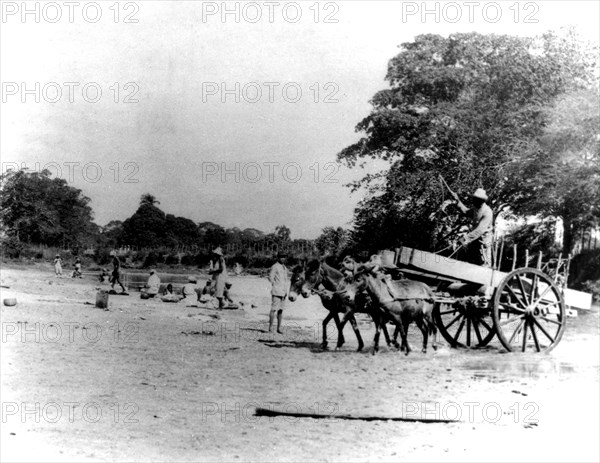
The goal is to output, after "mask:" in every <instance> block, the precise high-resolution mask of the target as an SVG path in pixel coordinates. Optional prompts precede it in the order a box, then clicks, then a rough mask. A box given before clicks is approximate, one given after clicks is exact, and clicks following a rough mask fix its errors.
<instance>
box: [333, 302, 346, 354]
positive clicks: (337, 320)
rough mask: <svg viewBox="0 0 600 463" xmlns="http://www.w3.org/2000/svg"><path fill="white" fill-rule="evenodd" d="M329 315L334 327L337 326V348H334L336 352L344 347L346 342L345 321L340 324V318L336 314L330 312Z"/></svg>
mask: <svg viewBox="0 0 600 463" xmlns="http://www.w3.org/2000/svg"><path fill="white" fill-rule="evenodd" d="M329 313H330V314H332V316H333V321H335V326H337V330H338V342H337V346H336V350H337V349H339V348H341V347H342V346H343V345H344V342H345V341H346V340H345V339H344V325H345V324H346V322H345V321H344V322H343V323H341V322H340V317H339V315H338V314H337V312H334V311H331V312H329Z"/></svg>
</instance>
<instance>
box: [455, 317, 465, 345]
mask: <svg viewBox="0 0 600 463" xmlns="http://www.w3.org/2000/svg"><path fill="white" fill-rule="evenodd" d="M464 326H465V319H464V318H463V320H462V322H460V326H459V327H458V330H456V334H455V335H454V342H457V341H458V337H459V336H460V333H461V331H462V329H463V327H464Z"/></svg>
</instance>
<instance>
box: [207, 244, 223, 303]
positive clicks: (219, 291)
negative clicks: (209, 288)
mask: <svg viewBox="0 0 600 463" xmlns="http://www.w3.org/2000/svg"><path fill="white" fill-rule="evenodd" d="M213 255H214V256H215V257H216V258H217V259H216V262H215V263H214V265H213V269H212V270H211V271H210V273H211V275H212V279H213V282H214V290H215V297H216V298H217V299H218V301H219V310H223V308H224V307H225V301H224V295H223V293H224V292H225V281H226V279H227V267H226V265H225V257H223V250H222V249H221V248H220V247H218V248H216V249H215V250H214V251H213Z"/></svg>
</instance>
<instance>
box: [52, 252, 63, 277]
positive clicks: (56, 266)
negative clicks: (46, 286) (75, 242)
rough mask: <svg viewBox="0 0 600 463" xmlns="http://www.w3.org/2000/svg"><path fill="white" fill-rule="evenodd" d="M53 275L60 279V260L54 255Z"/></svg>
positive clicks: (58, 256) (58, 255)
mask: <svg viewBox="0 0 600 463" xmlns="http://www.w3.org/2000/svg"><path fill="white" fill-rule="evenodd" d="M54 273H55V274H56V276H57V277H60V278H62V259H61V258H60V254H56V257H55V258H54Z"/></svg>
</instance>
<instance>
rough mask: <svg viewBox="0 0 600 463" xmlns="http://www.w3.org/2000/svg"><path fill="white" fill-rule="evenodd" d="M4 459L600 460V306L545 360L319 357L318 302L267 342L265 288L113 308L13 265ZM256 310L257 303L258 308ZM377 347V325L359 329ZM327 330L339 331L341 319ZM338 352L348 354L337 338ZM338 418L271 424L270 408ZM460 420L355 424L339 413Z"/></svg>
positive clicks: (8, 278) (252, 285) (485, 355)
mask: <svg viewBox="0 0 600 463" xmlns="http://www.w3.org/2000/svg"><path fill="white" fill-rule="evenodd" d="M1 277H2V285H4V286H9V287H10V288H9V289H5V288H4V289H2V298H5V297H9V296H12V295H14V296H16V297H17V299H18V304H17V306H15V307H4V306H3V307H2V311H1V315H2V343H1V368H2V370H1V395H2V423H1V426H2V429H1V433H0V447H1V449H2V450H1V455H0V456H1V458H2V460H3V461H13V460H21V461H33V460H38V461H39V460H43V461H107V460H119V461H158V460H160V461H216V460H227V461H257V460H262V461H315V460H316V461H342V460H343V461H364V460H370V461H399V460H410V461H435V460H443V461H564V460H570V461H598V460H599V459H600V452H599V446H598V440H597V436H598V435H599V432H600V429H599V396H600V394H599V365H600V359H599V356H600V336H599V332H600V330H599V324H598V322H599V318H598V310H597V309H596V310H594V311H592V312H591V313H586V314H581V313H580V316H579V317H578V318H574V319H569V320H568V326H567V329H566V332H565V335H564V337H563V340H562V342H561V344H560V345H559V346H558V347H557V348H556V349H555V350H554V351H553V352H552V353H551V354H548V355H532V354H528V355H519V354H507V353H504V352H503V351H502V349H501V348H500V346H499V345H498V344H497V343H496V342H495V341H494V342H492V345H491V346H490V347H489V348H488V349H485V350H480V351H467V350H455V349H449V348H448V346H447V345H446V344H445V343H444V342H443V340H442V339H441V337H440V344H441V346H440V349H439V350H438V351H437V352H433V351H431V352H429V353H428V354H426V355H424V354H421V353H420V352H419V350H418V349H417V348H416V347H417V346H418V345H419V344H420V342H421V337H420V334H418V333H417V332H415V331H413V330H411V331H410V332H409V341H410V342H411V345H412V346H413V347H414V348H415V350H414V352H413V353H412V354H411V355H410V356H409V357H405V356H404V355H403V354H401V353H399V352H397V351H396V350H395V349H388V348H387V347H385V345H383V346H382V348H381V351H380V353H379V354H378V355H376V356H372V355H371V354H370V352H364V353H356V352H354V351H355V349H356V345H357V343H356V339H355V337H354V334H353V332H352V330H351V329H350V327H349V326H348V327H347V328H346V331H345V337H346V344H345V345H344V347H343V349H342V350H341V351H339V352H331V351H330V352H323V351H321V349H320V348H319V344H320V341H321V334H322V329H321V325H320V324H321V320H322V319H323V318H324V316H325V310H324V309H323V308H322V307H321V306H320V302H319V300H318V298H316V297H311V298H309V299H303V300H300V301H297V302H295V303H289V302H288V305H287V308H286V311H285V313H284V322H285V323H286V327H285V332H284V335H276V336H271V335H269V334H268V333H266V332H264V330H265V328H266V324H265V323H266V320H267V316H268V311H269V284H268V282H267V281H266V280H265V279H260V278H256V277H237V278H236V277H232V278H231V280H232V282H233V297H234V299H236V300H241V301H244V302H245V305H244V308H242V309H240V310H230V311H223V312H217V311H215V310H212V309H207V308H193V307H186V304H185V303H179V304H168V303H163V302H161V301H154V300H141V299H140V298H139V293H132V294H131V295H130V296H129V297H126V296H111V297H110V303H109V309H108V310H102V309H97V308H95V307H94V305H93V303H94V301H95V295H96V292H97V290H96V289H95V288H96V287H97V286H98V284H97V283H96V282H95V281H94V280H92V279H91V278H87V279H83V280H77V281H74V280H71V279H68V278H65V279H56V278H55V277H54V276H53V274H52V272H51V270H50V268H49V267H44V266H39V267H35V268H34V267H31V268H27V269H23V268H12V269H11V268H9V269H6V268H5V269H3V270H2V274H1ZM252 305H254V306H255V307H254V308H253V307H252ZM359 327H360V329H361V332H362V334H363V338H364V340H365V344H366V346H367V347H368V346H370V344H371V340H372V335H373V327H372V324H371V323H370V322H369V321H368V320H367V319H365V318H361V319H360V321H359ZM330 329H331V330H332V333H333V330H334V327H333V324H332V326H331V327H330ZM331 338H332V339H331V341H332V342H331V343H330V345H334V344H335V343H334V337H333V336H331ZM258 407H261V408H271V409H275V408H276V409H280V410H285V411H288V412H306V413H315V412H318V413H321V414H324V415H326V416H327V418H326V419H312V418H291V417H276V418H272V417H258V416H255V415H254V411H255V409H256V408H258ZM336 414H342V415H353V416H374V415H379V416H383V417H397V416H401V415H403V416H407V417H412V418H436V419H451V420H454V419H456V420H458V421H457V422H453V423H420V422H394V421H366V420H342V419H338V418H334V417H332V416H331V415H336Z"/></svg>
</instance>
